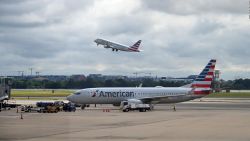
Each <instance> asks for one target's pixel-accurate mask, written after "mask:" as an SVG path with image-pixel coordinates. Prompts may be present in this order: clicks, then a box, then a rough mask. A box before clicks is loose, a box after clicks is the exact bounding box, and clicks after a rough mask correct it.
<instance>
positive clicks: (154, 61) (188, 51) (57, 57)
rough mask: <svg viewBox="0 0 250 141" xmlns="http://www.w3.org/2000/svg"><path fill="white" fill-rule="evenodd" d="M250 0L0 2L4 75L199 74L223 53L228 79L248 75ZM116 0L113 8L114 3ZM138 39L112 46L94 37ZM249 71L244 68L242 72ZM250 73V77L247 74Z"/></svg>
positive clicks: (221, 62)
mask: <svg viewBox="0 0 250 141" xmlns="http://www.w3.org/2000/svg"><path fill="white" fill-rule="evenodd" d="M247 4H248V1H246V0H243V1H239V2H236V1H233V0H223V1H218V2H217V1H213V2H212V1H207V0H206V1H193V0H188V1H184V0H183V1H173V0H167V1H147V0H146V1H134V0H128V1H122V0H98V1H94V0H93V1H92V0H87V1H86V0H82V1H77V2H69V1H67V0H64V1H61V0H60V1H59V0H58V1H57V0H55V1H49V0H45V1H33V0H28V1H19V0H18V1H5V0H4V1H0V52H4V54H3V55H1V59H0V63H1V64H3V66H0V69H1V72H0V74H2V75H8V74H17V71H18V70H26V71H28V68H30V67H33V68H34V70H37V71H41V72H42V74H74V73H84V74H89V73H104V74H125V75H133V73H134V72H136V71H139V72H140V71H143V72H152V73H153V74H155V75H164V76H166V75H167V76H177V77H178V76H186V75H189V74H197V73H199V71H200V70H201V69H202V67H203V66H204V65H205V64H206V63H207V61H208V60H209V59H211V58H217V59H218V68H219V69H221V70H222V72H223V75H222V76H223V77H224V79H233V78H234V77H235V76H236V75H237V76H238V75H242V76H247V75H248V74H249V73H245V72H246V71H250V66H249V65H250V64H249V62H248V61H246V60H249V59H250V58H249V53H250V52H249V51H250V49H249V47H248V45H249V43H250V42H249V37H250V34H249V33H250V29H249V19H247V18H248V17H247V16H246V11H247V10H248V5H247ZM109 6H110V7H109ZM97 37H101V38H106V39H109V40H113V41H116V42H119V43H122V44H128V45H132V44H133V43H134V42H136V41H137V40H139V39H141V40H142V41H143V42H142V49H143V50H144V51H143V52H141V53H127V52H112V51H111V50H110V49H104V48H103V47H101V46H98V47H97V46H96V45H95V43H94V42H93V40H94V39H95V38H97ZM242 70H243V71H242ZM248 77H249V76H248Z"/></svg>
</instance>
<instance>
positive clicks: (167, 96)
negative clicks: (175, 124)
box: [67, 59, 216, 106]
mask: <svg viewBox="0 0 250 141" xmlns="http://www.w3.org/2000/svg"><path fill="white" fill-rule="evenodd" d="M215 64H216V60H215V59H211V60H210V61H209V62H208V64H207V65H206V66H205V68H204V69H203V70H202V71H201V73H200V74H199V75H198V76H197V77H196V79H195V80H194V81H193V82H192V83H191V84H190V85H188V86H187V85H185V86H183V87H123V88H119V87H114V88H106V87H105V88H87V89H82V90H79V91H76V92H75V93H74V94H72V95H70V96H68V97H67V99H68V100H69V101H71V102H73V103H78V104H82V105H86V104H113V105H115V106H116V105H117V106H118V105H119V104H120V103H121V102H122V101H128V102H130V103H145V104H151V105H152V104H157V103H178V102H184V101H189V100H193V99H196V98H201V97H203V96H206V95H208V94H210V93H211V92H212V89H211V83H212V81H213V78H214V69H215Z"/></svg>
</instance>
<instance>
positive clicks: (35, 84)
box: [12, 78, 250, 90]
mask: <svg viewBox="0 0 250 141" xmlns="http://www.w3.org/2000/svg"><path fill="white" fill-rule="evenodd" d="M188 83H191V82H186V81H164V80H160V81H156V80H153V79H144V80H137V81H135V80H127V79H114V80H113V79H110V80H95V79H92V78H87V79H85V80H81V81H76V80H73V79H69V80H64V81H49V80H43V81H38V80H32V79H31V80H20V79H16V80H12V88H14V89H32V88H37V89H39V88H41V89H84V88H94V87H137V86H139V85H140V84H142V86H143V87H155V86H163V87H179V86H183V85H186V84H188ZM220 87H221V88H222V89H235V90H241V89H244V90H250V79H236V80H228V81H225V80H220Z"/></svg>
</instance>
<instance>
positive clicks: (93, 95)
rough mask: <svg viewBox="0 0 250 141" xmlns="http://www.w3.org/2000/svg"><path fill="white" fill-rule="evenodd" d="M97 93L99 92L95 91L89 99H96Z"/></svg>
mask: <svg viewBox="0 0 250 141" xmlns="http://www.w3.org/2000/svg"><path fill="white" fill-rule="evenodd" d="M98 91H99V90H96V91H94V92H92V96H91V97H96V95H97V93H98Z"/></svg>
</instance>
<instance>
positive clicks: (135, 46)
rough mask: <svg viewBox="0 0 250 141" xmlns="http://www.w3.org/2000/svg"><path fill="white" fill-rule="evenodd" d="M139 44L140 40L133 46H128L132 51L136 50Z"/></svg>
mask: <svg viewBox="0 0 250 141" xmlns="http://www.w3.org/2000/svg"><path fill="white" fill-rule="evenodd" d="M140 44H141V40H139V41H137V42H136V43H135V44H134V45H132V46H130V49H132V50H138V49H139V47H140Z"/></svg>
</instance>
